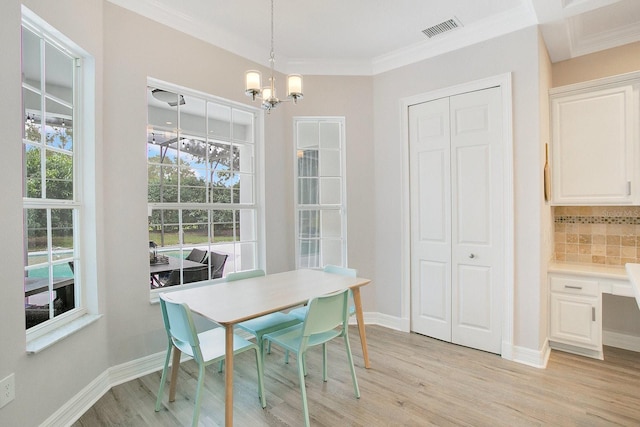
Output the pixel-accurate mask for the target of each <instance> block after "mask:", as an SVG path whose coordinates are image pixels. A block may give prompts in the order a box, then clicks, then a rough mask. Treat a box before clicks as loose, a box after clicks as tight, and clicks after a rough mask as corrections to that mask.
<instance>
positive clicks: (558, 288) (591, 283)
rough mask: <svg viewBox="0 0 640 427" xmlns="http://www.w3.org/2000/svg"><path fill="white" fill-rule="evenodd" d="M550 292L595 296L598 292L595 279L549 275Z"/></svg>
mask: <svg viewBox="0 0 640 427" xmlns="http://www.w3.org/2000/svg"><path fill="white" fill-rule="evenodd" d="M551 292H562V293H567V294H577V295H590V296H594V297H597V296H598V295H599V293H600V291H599V289H598V282H597V281H595V280H584V279H573V278H569V277H557V276H552V277H551Z"/></svg>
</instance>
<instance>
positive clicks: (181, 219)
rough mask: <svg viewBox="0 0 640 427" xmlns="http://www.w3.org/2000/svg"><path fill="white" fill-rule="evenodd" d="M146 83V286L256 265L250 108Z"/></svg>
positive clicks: (257, 218)
mask: <svg viewBox="0 0 640 427" xmlns="http://www.w3.org/2000/svg"><path fill="white" fill-rule="evenodd" d="M151 83H153V86H150V87H149V90H148V132H147V141H146V145H147V160H148V185H149V196H148V202H149V245H150V286H151V288H152V289H153V288H164V287H166V286H174V285H181V284H186V283H190V282H198V281H203V280H210V279H218V278H221V277H223V276H224V275H225V274H226V273H228V272H233V271H240V270H250V269H254V268H258V267H259V266H260V258H261V255H260V253H259V252H260V247H261V243H262V242H261V237H260V236H261V233H260V232H259V231H260V229H259V226H261V224H262V223H263V220H262V209H261V208H260V197H259V193H258V191H257V190H258V188H259V187H260V186H259V185H258V183H259V182H260V180H261V178H260V176H259V175H258V171H259V168H258V166H257V165H258V162H257V159H258V158H259V156H258V154H259V151H260V150H258V148H257V146H256V115H257V114H256V113H255V112H254V110H251V109H249V108H247V107H244V106H241V105H239V104H233V103H231V102H228V101H225V100H222V99H219V98H215V97H213V96H209V95H205V94H201V93H193V92H192V91H189V90H188V89H184V88H177V87H172V86H169V85H167V84H164V85H163V84H162V83H161V82H155V81H154V82H151Z"/></svg>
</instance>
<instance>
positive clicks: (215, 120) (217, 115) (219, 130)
mask: <svg viewBox="0 0 640 427" xmlns="http://www.w3.org/2000/svg"><path fill="white" fill-rule="evenodd" d="M207 119H208V125H209V137H211V138H221V139H224V140H226V141H228V140H229V139H230V138H231V108H230V107H227V106H226V105H220V104H217V103H215V102H209V103H207Z"/></svg>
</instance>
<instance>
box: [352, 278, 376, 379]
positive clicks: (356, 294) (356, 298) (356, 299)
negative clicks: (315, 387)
mask: <svg viewBox="0 0 640 427" xmlns="http://www.w3.org/2000/svg"><path fill="white" fill-rule="evenodd" d="M351 292H352V293H353V303H354V304H355V306H356V319H357V321H358V333H359V334H360V343H361V344H362V357H363V358H364V367H365V368H367V369H370V368H371V363H370V362H369V350H368V349H367V333H366V332H365V330H364V316H363V315H362V300H361V299H360V288H353V289H351Z"/></svg>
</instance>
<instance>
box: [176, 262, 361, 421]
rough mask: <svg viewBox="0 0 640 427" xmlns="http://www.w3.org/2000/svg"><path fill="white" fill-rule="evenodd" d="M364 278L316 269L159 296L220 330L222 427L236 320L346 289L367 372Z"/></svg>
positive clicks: (228, 417) (229, 398)
mask: <svg viewBox="0 0 640 427" xmlns="http://www.w3.org/2000/svg"><path fill="white" fill-rule="evenodd" d="M370 282H371V281H370V280H369V279H364V278H361V277H349V276H343V275H339V274H332V273H326V272H324V271H320V270H304V269H302V270H293V271H287V272H284V273H277V274H268V275H266V276H262V277H255V278H250V279H242V280H237V281H233V282H222V283H211V284H206V285H203V286H199V287H195V288H190V289H184V290H177V291H172V292H166V293H164V297H165V298H167V299H169V300H171V301H173V302H177V303H184V304H187V305H188V306H189V308H190V309H191V311H193V312H194V313H197V314H199V315H201V316H203V317H205V318H207V319H209V320H211V321H213V322H215V323H217V324H219V325H221V326H223V327H224V328H225V337H226V343H225V346H226V347H225V357H226V361H225V364H226V368H225V425H226V426H227V427H229V426H232V425H233V328H234V325H236V324H237V323H240V322H242V321H245V320H248V319H253V318H255V317H259V316H262V315H265V314H268V313H273V312H276V311H280V310H286V309H288V308H291V307H295V306H297V305H300V304H304V303H306V302H307V301H308V300H309V299H310V298H313V297H315V296H319V295H325V294H329V293H332V292H337V291H340V290H344V289H347V288H349V289H351V291H352V293H353V301H354V304H355V309H356V319H357V322H358V332H359V334H360V341H361V344H362V355H363V358H364V364H365V367H366V368H370V367H371V365H370V363H369V352H368V350H367V338H366V334H365V327H364V319H363V315H362V302H361V298H360V288H361V287H362V286H365V285H367V284H369V283H370ZM179 364H180V350H178V349H176V348H174V353H173V364H172V373H171V383H170V389H169V400H170V401H173V400H174V399H175V383H176V376H177V370H178V369H177V367H178V366H179Z"/></svg>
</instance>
